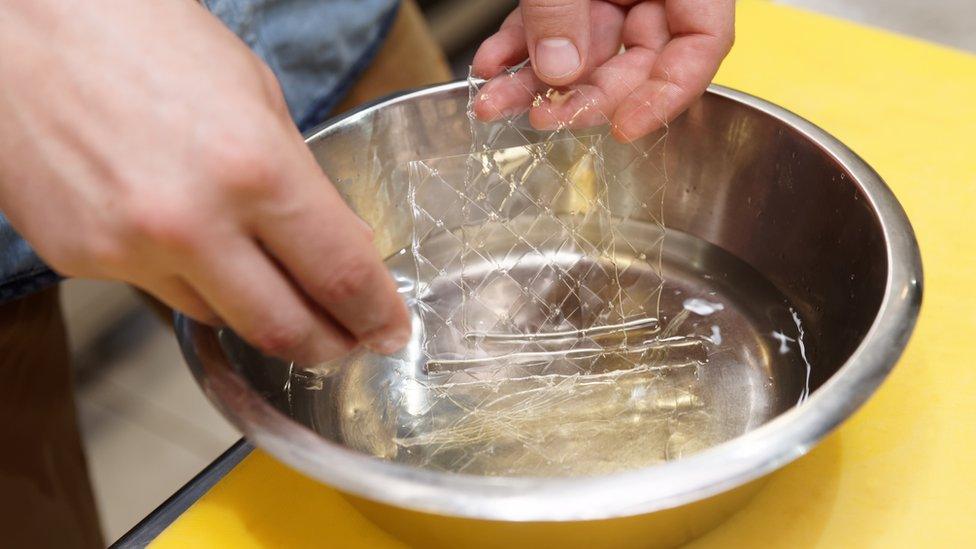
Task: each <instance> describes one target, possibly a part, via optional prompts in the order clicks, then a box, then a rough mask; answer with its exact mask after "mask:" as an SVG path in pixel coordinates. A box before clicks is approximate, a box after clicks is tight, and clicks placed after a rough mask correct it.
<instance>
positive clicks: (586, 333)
mask: <svg viewBox="0 0 976 549" xmlns="http://www.w3.org/2000/svg"><path fill="white" fill-rule="evenodd" d="M600 78H603V79H604V80H606V79H608V78H613V74H612V73H609V72H604V73H602V74H601V75H600ZM470 86H471V88H470V91H471V102H470V108H469V118H470V120H471V136H472V145H471V151H470V153H469V154H467V155H458V156H450V157H444V158H434V159H428V160H422V161H416V162H412V163H410V165H409V167H408V172H409V192H408V202H409V208H410V209H411V212H412V216H413V234H412V243H411V250H410V252H411V256H412V258H413V261H414V264H415V268H416V284H415V285H414V295H413V298H414V299H413V301H414V306H415V307H416V311H417V314H418V316H419V318H420V320H421V322H420V330H421V332H422V333H421V334H419V340H420V352H421V354H422V355H423V356H422V357H421V362H422V363H423V365H424V371H423V374H422V375H420V376H418V377H417V378H416V379H414V380H411V382H412V383H416V384H418V385H421V386H422V388H421V390H420V391H413V392H411V394H418V392H419V393H423V394H425V395H426V399H427V400H426V402H425V408H424V410H425V411H424V412H423V413H421V414H418V415H417V416H416V419H415V420H413V421H412V422H410V423H409V424H407V425H404V426H402V428H401V429H400V433H399V436H398V438H397V444H398V446H399V447H400V451H401V455H400V456H399V458H398V459H401V460H405V461H408V462H414V463H416V464H418V465H423V466H427V467H435V468H442V469H446V470H451V471H460V472H471V473H478V474H493V475H554V474H555V475H561V474H592V473H600V472H610V471H614V470H621V469H626V468H632V467H637V466H642V465H646V464H649V463H653V462H655V461H659V460H663V459H668V458H669V457H673V455H677V453H680V452H678V450H675V449H672V450H670V451H669V450H668V448H669V441H670V440H672V438H673V436H674V435H675V433H682V434H681V435H680V436H679V438H681V437H685V438H689V439H691V438H694V437H692V435H691V433H692V431H694V430H695V429H699V430H700V429H701V428H702V425H703V424H704V423H703V418H702V417H701V416H702V414H704V412H702V411H701V410H700V408H701V398H700V397H699V396H698V395H697V393H696V391H695V387H696V383H695V381H696V379H697V369H698V368H699V367H700V366H701V365H702V364H704V362H705V360H706V356H707V353H706V351H705V348H704V345H705V343H706V342H705V341H704V340H703V339H702V338H700V337H692V336H687V335H686V334H685V333H683V332H682V325H683V322H684V320H685V318H686V317H687V313H685V314H678V315H675V316H673V318H670V319H669V320H668V321H667V322H663V321H662V319H661V316H660V311H659V306H660V294H661V289H662V286H663V282H664V280H663V273H662V269H661V248H662V245H663V238H664V227H663V223H662V215H661V211H662V209H663V208H662V200H663V196H664V188H665V185H666V173H665V170H664V141H665V135H666V130H662V131H661V132H660V135H658V136H656V137H655V138H653V139H651V140H647V139H645V140H642V141H640V143H649V144H647V145H637V144H634V143H625V144H621V143H620V141H619V139H620V136H619V135H616V134H615V131H614V127H613V125H612V124H611V123H610V121H609V120H610V119H609V118H608V117H607V116H605V115H604V113H603V112H602V111H601V108H603V107H604V106H605V105H606V101H605V98H602V99H601V97H600V96H599V94H598V93H597V91H598V90H597V88H595V87H594V86H592V85H586V84H584V85H581V86H578V87H575V88H573V89H570V90H562V91H554V90H550V89H543V88H541V87H539V86H538V82H536V81H534V77H533V76H532V74H531V69H529V68H527V67H522V68H517V69H513V70H511V71H508V72H505V73H503V74H502V75H500V76H499V77H497V78H496V79H493V80H492V81H489V82H483V81H478V80H471V82H470ZM491 97H495V98H499V97H502V98H505V101H504V103H505V105H506V107H505V111H504V114H503V113H502V111H498V112H496V113H490V112H488V113H486V112H485V109H490V108H492V105H493V103H492V102H491V101H487V99H490V98H491ZM608 145H612V146H608ZM648 174H652V175H653V176H654V177H648ZM622 216H623V217H622ZM630 217H633V218H635V219H638V220H640V221H641V222H642V223H651V230H650V231H649V232H648V233H647V234H642V235H641V240H640V243H639V244H638V243H634V242H633V241H632V239H631V233H630V232H628V231H624V230H621V229H620V224H621V223H622V222H624V221H626V220H627V218H630ZM648 239H650V241H651V242H652V245H650V246H648V245H647V242H648ZM669 452H670V453H669Z"/></svg>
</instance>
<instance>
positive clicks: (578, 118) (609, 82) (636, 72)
mask: <svg viewBox="0 0 976 549" xmlns="http://www.w3.org/2000/svg"><path fill="white" fill-rule="evenodd" d="M656 58H657V55H656V54H655V53H654V52H653V51H650V50H648V49H646V48H639V47H638V48H633V49H630V50H627V51H626V52H624V53H623V54H620V55H618V56H616V57H615V58H613V59H611V60H610V61H609V62H607V63H606V64H604V66H602V67H599V68H597V69H596V70H594V71H593V73H592V74H591V75H590V77H589V78H588V79H587V80H588V82H589V83H588V84H583V85H574V86H572V87H571V89H570V91H569V92H568V93H567V94H565V95H563V96H562V97H559V98H558V99H554V98H553V97H550V98H547V99H546V100H545V101H542V102H541V103H540V104H539V105H538V106H536V107H533V109H532V110H531V111H530V112H529V121H530V123H531V124H532V126H533V127H535V128H537V129H550V130H551V129H556V128H560V127H569V128H589V127H593V126H600V125H604V124H611V125H612V124H613V122H612V121H613V117H614V112H615V110H616V109H617V106H618V105H619V104H620V103H621V102H622V101H623V100H624V99H626V98H627V97H628V96H629V95H631V94H632V93H633V92H634V90H636V89H637V88H638V87H639V86H640V85H641V84H642V83H643V82H645V81H646V80H647V74H648V72H649V71H650V70H651V67H652V66H653V65H654V61H655V59H656Z"/></svg>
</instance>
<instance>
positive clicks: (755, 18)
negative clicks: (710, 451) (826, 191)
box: [152, 0, 976, 549]
mask: <svg viewBox="0 0 976 549" xmlns="http://www.w3.org/2000/svg"><path fill="white" fill-rule="evenodd" d="M737 33H738V39H737V42H736V45H735V48H734V49H733V51H732V54H731V55H730V57H729V58H728V60H727V61H726V62H725V65H724V66H723V68H722V70H721V72H720V73H719V76H718V78H717V81H718V82H720V83H722V84H726V85H728V86H731V87H734V88H738V89H741V90H744V91H747V92H749V93H752V94H755V95H758V96H760V97H763V98H765V99H769V100H771V101H773V102H775V103H778V104H780V105H783V106H785V107H786V108H788V109H791V110H793V111H794V112H797V113H799V114H800V115H802V116H805V117H807V118H809V119H810V120H812V121H813V122H815V123H817V124H819V125H820V126H822V127H823V128H825V129H826V130H827V131H828V132H831V133H833V134H834V135H835V136H837V137H838V138H839V139H840V140H841V141H843V142H844V143H846V144H847V145H849V146H850V147H851V148H852V149H854V150H855V151H856V152H858V153H859V154H860V155H862V156H863V157H864V158H865V159H866V160H867V161H868V163H870V164H871V165H872V166H874V167H875V168H876V169H877V170H878V172H880V173H881V176H882V177H884V179H885V180H886V181H887V182H888V184H889V185H890V186H891V187H892V189H894V192H895V194H896V195H897V196H898V198H899V200H901V202H902V203H903V204H904V206H905V209H906V210H907V211H908V216H909V218H910V219H911V221H912V224H913V225H914V227H915V230H916V232H917V234H918V240H919V243H920V245H921V248H922V260H923V263H924V268H925V296H924V301H925V302H924V305H923V307H922V316H921V319H920V321H919V324H918V329H917V330H916V332H915V335H914V337H913V339H912V342H911V344H910V345H909V347H908V350H907V352H906V353H905V355H904V357H903V358H902V360H901V362H900V363H899V364H898V366H897V368H895V371H894V373H893V374H892V376H891V377H890V379H889V380H888V381H887V382H885V384H884V385H883V386H882V388H881V390H880V391H879V392H878V393H877V395H876V396H875V397H874V398H872V399H871V400H870V401H869V402H868V404H867V405H866V406H865V407H864V408H863V409H862V410H861V411H859V412H858V413H857V414H856V416H855V417H854V418H853V419H852V420H851V421H849V422H847V423H845V424H844V425H843V426H842V427H841V428H840V429H839V430H838V431H837V432H836V433H834V434H833V435H832V436H830V437H829V438H828V439H827V440H825V441H824V442H823V444H821V445H820V446H819V447H817V448H816V449H815V450H814V451H813V452H811V453H810V454H809V455H808V456H806V457H804V458H803V459H801V460H799V461H797V462H796V463H794V464H792V465H790V466H789V467H787V468H785V469H783V470H782V471H780V472H778V473H776V474H775V475H774V476H773V477H772V478H771V480H770V481H769V483H768V484H767V485H766V487H765V488H764V489H763V490H762V491H761V492H760V494H759V495H758V496H757V497H756V498H755V499H754V500H753V501H752V502H751V503H750V504H749V505H748V506H747V507H746V508H745V509H743V510H742V511H741V512H739V513H738V514H736V515H735V516H733V517H732V518H731V519H730V520H729V521H728V522H726V523H725V524H724V525H722V526H720V527H719V528H718V529H716V530H714V531H712V532H711V533H709V534H707V535H706V536H705V537H703V538H701V539H699V540H697V541H696V542H694V543H693V544H692V547H695V548H698V549H702V548H713V547H723V548H724V547H730V546H742V547H784V548H785V547H790V548H792V547H830V548H834V547H868V546H871V547H886V548H888V547H964V546H972V545H973V544H974V543H976V291H974V290H973V285H974V284H976V246H974V244H973V239H974V238H976V230H974V229H973V228H972V227H973V225H972V223H974V222H976V56H972V55H968V54H965V53H962V52H958V51H953V50H950V49H946V48H942V47H938V46H934V45H931V44H928V43H924V42H921V41H918V40H913V39H909V38H904V37H900V36H896V35H893V34H889V33H885V32H880V31H877V30H871V29H867V28H864V27H860V26H857V25H854V24H850V23H846V22H842V21H838V20H835V19H830V18H826V17H821V16H817V15H813V14H810V13H807V12H802V11H798V10H794V9H791V8H786V7H782V6H777V5H772V4H768V3H766V2H758V1H748V0H745V1H742V2H740V4H739V12H738V23H737ZM152 547H153V548H154V549H167V548H170V547H173V548H184V549H185V548H192V547H208V548H209V547H233V548H248V547H276V548H278V547H348V548H355V547H379V548H390V547H402V545H400V544H399V543H398V542H396V541H395V540H393V539H391V538H390V537H389V536H387V535H386V534H384V533H383V532H381V531H380V530H379V529H377V528H376V527H374V526H373V525H372V524H371V523H369V522H367V521H366V519H364V518H362V517H361V516H360V515H359V514H358V513H357V512H356V511H355V510H353V509H352V508H351V507H350V506H349V505H348V504H347V503H345V501H344V500H343V499H342V498H341V497H340V496H339V495H338V494H337V493H336V492H334V491H333V490H331V489H329V488H327V487H325V486H322V485H320V484H317V483H316V482H314V481H311V480H308V479H306V478H304V477H302V476H301V475H299V474H298V473H295V472H293V471H291V470H289V469H288V468H286V467H285V466H283V465H280V464H278V463H277V462H275V461H274V460H272V459H271V458H270V457H268V456H267V455H265V454H263V453H262V452H259V451H256V452H254V453H253V454H252V455H250V456H249V457H248V458H246V459H245V460H244V461H243V462H242V463H241V464H240V465H239V466H238V467H236V468H235V469H234V470H233V471H231V472H230V474H228V475H227V477H226V478H224V479H223V480H222V481H221V482H220V483H219V484H217V485H216V486H215V487H214V488H213V489H212V490H210V492H209V493H207V494H206V495H205V496H204V497H203V498H202V499H200V500H199V501H198V502H197V503H196V504H195V505H194V506H193V507H191V508H190V509H189V510H188V511H187V512H186V513H185V514H183V515H182V516H181V517H180V518H179V519H177V521H176V522H175V523H173V524H172V525H171V526H170V527H169V528H168V529H167V530H166V531H165V532H163V534H162V535H161V536H160V537H159V538H158V539H157V541H156V542H155V543H154V544H153V546H152Z"/></svg>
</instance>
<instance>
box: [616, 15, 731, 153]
mask: <svg viewBox="0 0 976 549" xmlns="http://www.w3.org/2000/svg"><path fill="white" fill-rule="evenodd" d="M636 9H637V7H635V8H634V10H636ZM665 10H666V18H667V24H668V28H669V30H670V34H671V36H672V37H673V39H671V40H670V41H669V42H668V43H667V44H666V45H665V46H664V48H663V49H662V50H661V54H660V55H659V56H658V57H657V60H656V61H655V63H654V66H653V68H652V69H651V72H650V78H649V80H648V81H647V82H646V83H644V84H642V85H641V86H640V87H638V88H637V89H636V90H635V91H634V93H633V94H631V95H630V96H629V97H627V98H626V99H624V100H623V101H622V102H621V104H620V106H619V107H618V108H617V111H616V112H615V113H614V118H613V121H614V133H615V135H616V137H617V138H618V139H621V140H623V141H631V140H633V139H636V138H638V137H640V136H643V135H646V134H648V133H650V132H652V131H654V130H656V129H658V128H660V127H661V126H663V125H665V124H667V123H668V122H669V121H671V120H672V119H674V117H676V116H677V115H679V114H681V112H683V111H684V110H685V109H687V108H688V106H689V105H690V104H691V103H692V102H693V101H694V100H695V99H697V98H698V96H699V95H701V94H702V93H703V92H704V91H705V89H706V88H707V87H708V84H709V82H711V80H712V78H713V77H714V76H715V73H716V72H717V71H718V67H719V64H720V63H721V62H722V59H723V58H724V57H725V55H726V54H728V52H729V50H730V49H731V47H732V40H733V35H734V21H733V20H734V10H735V6H734V2H733V1H732V0H720V1H715V0H671V1H669V2H667V3H666V5H665ZM624 34H625V40H627V38H628V29H625V31H624ZM633 34H635V35H636V34H639V33H638V32H637V31H635V32H634V33H633Z"/></svg>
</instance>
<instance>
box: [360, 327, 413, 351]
mask: <svg viewBox="0 0 976 549" xmlns="http://www.w3.org/2000/svg"><path fill="white" fill-rule="evenodd" d="M407 343H410V332H409V331H396V332H393V333H392V334H388V335H384V336H382V337H379V338H377V339H375V340H372V341H369V342H366V343H365V345H366V347H367V348H369V350H371V351H373V352H376V353H379V354H381V355H392V354H393V353H395V352H397V351H399V350H400V349H403V348H404V347H406V346H407Z"/></svg>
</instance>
